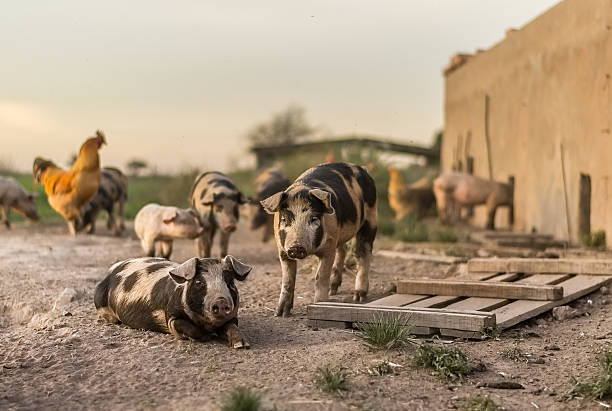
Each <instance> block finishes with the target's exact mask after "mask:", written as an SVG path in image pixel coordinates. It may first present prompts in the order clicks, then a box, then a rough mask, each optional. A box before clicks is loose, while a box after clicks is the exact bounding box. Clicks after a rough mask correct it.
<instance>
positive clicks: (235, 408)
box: [221, 387, 261, 411]
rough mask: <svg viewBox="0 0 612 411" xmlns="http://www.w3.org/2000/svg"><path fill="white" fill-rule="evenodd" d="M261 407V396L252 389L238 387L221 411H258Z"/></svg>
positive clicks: (231, 393)
mask: <svg viewBox="0 0 612 411" xmlns="http://www.w3.org/2000/svg"><path fill="white" fill-rule="evenodd" d="M260 407H261V395H260V394H259V393H257V392H255V391H253V390H251V389H250V388H247V387H238V388H236V389H234V390H233V391H231V392H230V393H229V395H228V396H227V398H226V399H225V402H224V403H223V405H221V411H257V410H259V408H260Z"/></svg>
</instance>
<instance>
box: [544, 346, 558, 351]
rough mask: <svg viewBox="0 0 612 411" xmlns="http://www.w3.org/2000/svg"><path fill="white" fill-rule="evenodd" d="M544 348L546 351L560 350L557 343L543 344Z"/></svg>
mask: <svg viewBox="0 0 612 411" xmlns="http://www.w3.org/2000/svg"><path fill="white" fill-rule="evenodd" d="M544 349H545V350H546V351H561V348H559V346H558V345H545V346H544Z"/></svg>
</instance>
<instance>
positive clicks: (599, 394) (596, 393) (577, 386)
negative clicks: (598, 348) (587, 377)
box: [571, 348, 612, 399]
mask: <svg viewBox="0 0 612 411" xmlns="http://www.w3.org/2000/svg"><path fill="white" fill-rule="evenodd" d="M599 368H600V369H601V370H600V374H599V378H598V379H596V380H595V381H592V382H579V381H578V380H577V379H576V378H575V377H572V379H571V382H572V385H573V387H572V391H571V393H572V394H574V395H580V396H584V397H592V398H598V399H604V398H608V397H612V348H608V349H607V350H606V351H605V352H604V353H603V354H602V355H601V356H600V357H599Z"/></svg>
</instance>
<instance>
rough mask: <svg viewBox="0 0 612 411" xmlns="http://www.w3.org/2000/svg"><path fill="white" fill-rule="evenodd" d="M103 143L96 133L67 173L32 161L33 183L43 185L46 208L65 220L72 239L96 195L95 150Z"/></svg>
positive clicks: (101, 135) (98, 173)
mask: <svg viewBox="0 0 612 411" xmlns="http://www.w3.org/2000/svg"><path fill="white" fill-rule="evenodd" d="M102 144H106V138H105V137H104V133H102V131H100V130H98V131H96V135H95V137H91V138H88V139H87V140H86V141H85V143H83V145H82V146H81V150H80V151H79V155H78V157H77V159H76V161H75V162H74V164H73V165H72V167H71V168H70V170H63V169H61V168H59V167H58V166H57V165H55V163H54V162H53V161H51V160H47V159H44V158H41V157H37V158H36V159H35V160H34V167H33V173H34V181H35V182H37V183H38V184H42V185H44V186H45V193H47V199H48V201H49V205H50V206H51V207H52V208H53V209H54V210H55V211H57V212H58V213H59V214H61V216H62V217H64V219H65V220H66V222H67V223H68V231H69V232H70V234H71V235H73V236H74V235H76V232H77V230H78V229H79V228H80V227H79V226H80V224H81V208H82V207H83V206H84V205H85V204H87V203H88V202H89V200H91V198H92V197H93V196H94V194H96V191H97V190H98V185H99V184H100V179H101V171H100V157H99V156H98V150H99V149H100V147H102Z"/></svg>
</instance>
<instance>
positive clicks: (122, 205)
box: [117, 199, 125, 233]
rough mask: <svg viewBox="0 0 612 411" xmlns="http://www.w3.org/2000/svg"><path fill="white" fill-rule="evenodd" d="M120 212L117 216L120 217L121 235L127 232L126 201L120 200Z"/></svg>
mask: <svg viewBox="0 0 612 411" xmlns="http://www.w3.org/2000/svg"><path fill="white" fill-rule="evenodd" d="M118 204H119V210H118V211H117V216H118V217H119V233H121V232H122V231H123V230H125V200H124V199H121V200H119V203H118Z"/></svg>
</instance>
